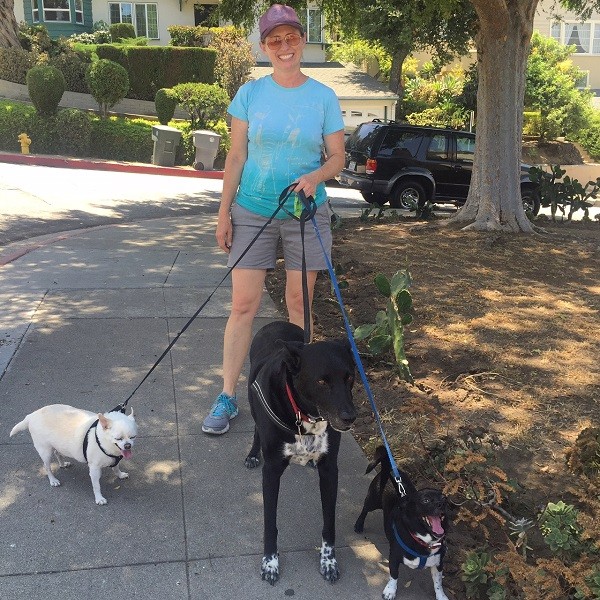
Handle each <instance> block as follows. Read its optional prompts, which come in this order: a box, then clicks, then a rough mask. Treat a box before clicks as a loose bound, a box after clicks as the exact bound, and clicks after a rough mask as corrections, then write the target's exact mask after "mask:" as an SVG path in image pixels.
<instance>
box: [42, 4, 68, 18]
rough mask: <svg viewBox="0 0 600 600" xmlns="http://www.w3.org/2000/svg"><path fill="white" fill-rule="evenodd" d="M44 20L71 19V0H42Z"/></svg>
mask: <svg viewBox="0 0 600 600" xmlns="http://www.w3.org/2000/svg"><path fill="white" fill-rule="evenodd" d="M42 3H43V6H44V21H70V20H71V10H70V9H69V0H42Z"/></svg>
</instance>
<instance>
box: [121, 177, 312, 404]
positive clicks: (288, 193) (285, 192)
mask: <svg viewBox="0 0 600 600" xmlns="http://www.w3.org/2000/svg"><path fill="white" fill-rule="evenodd" d="M296 183H297V182H294V183H292V184H290V185H288V186H287V187H286V188H285V189H284V190H283V191H282V192H281V194H280V195H279V200H278V205H277V208H276V209H275V210H274V211H273V214H272V215H271V216H270V217H269V220H268V221H267V222H266V223H265V224H264V225H263V226H262V227H261V228H260V229H259V231H258V233H257V234H256V235H255V236H254V237H253V238H252V240H251V241H250V243H249V244H248V246H247V247H246V249H245V250H244V251H243V252H242V253H241V254H240V256H239V258H238V259H237V260H236V261H235V263H233V265H232V266H231V267H230V268H229V269H228V270H227V273H225V275H224V276H223V279H221V281H219V283H218V284H217V286H216V287H215V289H214V290H213V291H212V292H211V293H210V294H209V296H208V298H207V299H206V300H205V301H204V302H203V303H202V305H201V306H200V308H199V309H198V310H197V311H196V312H195V313H194V314H193V315H192V317H191V318H190V320H189V321H188V322H187V323H186V324H185V325H184V326H183V327H182V328H181V331H179V333H178V334H177V335H176V336H175V337H174V338H173V340H172V341H171V343H170V344H169V345H168V346H167V347H166V348H165V351H164V352H163V353H162V354H161V355H160V356H159V357H158V358H157V359H156V362H155V363H154V364H153V365H152V367H151V368H150V370H149V371H148V372H147V373H146V375H145V376H144V378H143V379H142V380H141V381H140V382H139V383H138V384H137V386H136V387H135V388H134V390H133V392H131V394H129V396H128V397H127V399H126V400H125V401H124V402H122V403H121V404H119V405H118V406H116V407H115V408H113V409H112V411H110V412H122V413H124V412H125V408H126V407H127V404H128V402H129V401H130V400H131V398H133V395H134V394H135V393H136V392H137V391H138V390H139V389H140V387H141V386H142V384H143V383H144V382H145V381H146V379H148V377H150V375H151V374H152V372H153V371H154V369H156V367H158V365H159V364H160V363H161V361H162V360H163V358H164V357H165V356H166V355H167V354H168V353H169V352H170V350H171V348H173V346H174V345H175V344H176V343H177V340H179V338H180V337H181V335H182V334H183V333H184V332H185V330H186V329H187V328H188V327H189V326H190V325H191V324H192V323H193V322H194V320H195V319H196V317H197V316H198V315H199V314H200V313H201V312H202V310H203V309H204V307H205V306H206V305H207V304H208V303H209V302H210V299H211V298H212V297H213V295H214V294H215V292H216V291H217V290H218V289H219V287H221V285H222V284H223V282H224V281H225V280H226V279H227V277H229V275H230V273H231V271H233V269H234V268H235V267H236V266H237V265H238V263H239V262H240V261H241V260H242V258H244V256H246V254H247V252H248V250H250V248H252V246H253V244H254V243H255V242H256V240H257V239H258V238H259V236H260V235H261V234H262V232H263V231H264V230H265V229H266V228H267V227H268V226H269V225H270V224H271V222H272V221H273V219H274V218H275V216H276V215H277V213H278V212H279V211H280V210H282V209H283V210H284V211H285V212H287V213H288V214H290V213H289V212H288V211H287V210H285V208H284V206H283V205H284V204H285V202H286V201H287V199H288V198H289V197H290V196H291V195H292V193H293V191H294V188H295V187H296ZM313 214H314V213H313ZM303 241H304V240H303ZM302 258H303V259H304V256H303V257H302Z"/></svg>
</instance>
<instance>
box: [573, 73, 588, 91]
mask: <svg viewBox="0 0 600 600" xmlns="http://www.w3.org/2000/svg"><path fill="white" fill-rule="evenodd" d="M575 87H576V88H577V89H578V90H585V89H587V88H588V87H590V72H589V71H582V72H581V77H580V78H579V79H578V80H577V81H576V82H575Z"/></svg>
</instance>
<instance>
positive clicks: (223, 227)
mask: <svg viewBox="0 0 600 600" xmlns="http://www.w3.org/2000/svg"><path fill="white" fill-rule="evenodd" d="M215 237H216V238H217V244H219V248H221V250H223V252H227V254H229V252H231V240H232V239H233V225H232V224H231V217H230V216H229V212H227V213H221V212H219V219H218V221H217V230H216V231H215Z"/></svg>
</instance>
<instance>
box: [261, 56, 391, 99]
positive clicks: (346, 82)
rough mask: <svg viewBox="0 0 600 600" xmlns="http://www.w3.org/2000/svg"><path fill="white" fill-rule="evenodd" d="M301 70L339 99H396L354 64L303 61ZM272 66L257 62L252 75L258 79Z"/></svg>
mask: <svg viewBox="0 0 600 600" xmlns="http://www.w3.org/2000/svg"><path fill="white" fill-rule="evenodd" d="M301 68H302V72H303V73H304V74H305V75H308V76H309V77H312V78H313V79H316V80H317V81H320V82H321V83H324V84H325V85H328V86H329V87H330V88H332V89H333V90H334V91H335V93H336V96H337V97H338V99H339V100H392V101H394V100H398V95H397V94H394V93H393V92H391V91H390V90H389V89H388V87H387V86H386V85H385V83H381V81H378V80H377V79H375V78H374V77H371V76H370V75H368V74H367V73H364V72H363V71H360V70H359V69H357V68H356V67H354V66H344V65H342V64H340V63H338V62H328V63H304V64H303V65H302V66H301ZM272 72H273V68H272V67H271V65H270V64H268V63H257V65H256V66H255V67H254V68H253V69H252V77H254V78H255V79H258V78H259V77H264V76H265V75H270V74H271V73H272Z"/></svg>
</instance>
